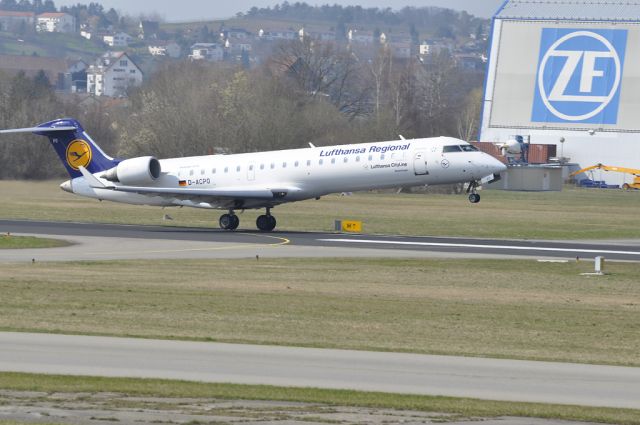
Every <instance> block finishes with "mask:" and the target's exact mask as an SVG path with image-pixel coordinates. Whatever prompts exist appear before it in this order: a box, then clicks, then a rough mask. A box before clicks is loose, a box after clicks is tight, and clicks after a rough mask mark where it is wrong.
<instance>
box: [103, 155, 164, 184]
mask: <svg viewBox="0 0 640 425" xmlns="http://www.w3.org/2000/svg"><path fill="white" fill-rule="evenodd" d="M161 172H162V170H161V169H160V161H158V160H157V159H156V158H155V157H153V156H141V157H138V158H131V159H125V160H124V161H122V162H121V163H119V164H118V165H117V166H115V167H113V168H112V169H110V170H107V171H106V172H105V173H104V174H103V175H102V177H104V178H105V179H107V180H109V181H110V182H118V183H122V184H124V185H127V186H136V185H148V184H150V183H153V182H154V181H155V180H157V179H158V177H160V174H161Z"/></svg>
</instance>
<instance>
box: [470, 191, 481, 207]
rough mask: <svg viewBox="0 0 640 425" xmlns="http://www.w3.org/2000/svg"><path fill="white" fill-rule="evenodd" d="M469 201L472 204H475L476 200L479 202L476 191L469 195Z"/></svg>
mask: <svg viewBox="0 0 640 425" xmlns="http://www.w3.org/2000/svg"><path fill="white" fill-rule="evenodd" d="M469 202H471V203H472V204H477V203H478V202H480V195H479V194H477V193H472V194H471V195H469Z"/></svg>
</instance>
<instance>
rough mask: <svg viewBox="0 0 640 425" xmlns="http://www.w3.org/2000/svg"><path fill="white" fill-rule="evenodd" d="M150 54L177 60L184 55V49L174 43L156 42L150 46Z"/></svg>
mask: <svg viewBox="0 0 640 425" xmlns="http://www.w3.org/2000/svg"><path fill="white" fill-rule="evenodd" d="M148 49H149V53H150V54H151V55H152V56H168V57H170V58H174V59H177V58H179V57H180V54H181V53H182V48H181V47H180V45H179V44H178V43H174V42H173V41H160V40H158V41H154V42H150V43H149V45H148Z"/></svg>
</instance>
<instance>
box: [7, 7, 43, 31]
mask: <svg viewBox="0 0 640 425" xmlns="http://www.w3.org/2000/svg"><path fill="white" fill-rule="evenodd" d="M34 22H35V14H34V13H33V12H13V11H10V10H0V31H18V30H20V27H26V28H33V25H34Z"/></svg>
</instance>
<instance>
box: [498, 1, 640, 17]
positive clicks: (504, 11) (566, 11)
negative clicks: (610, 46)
mask: <svg viewBox="0 0 640 425" xmlns="http://www.w3.org/2000/svg"><path fill="white" fill-rule="evenodd" d="M494 18H496V19H523V20H571V21H585V20H586V21H617V22H637V21H640V1H628V0H626V1H623V0H618V1H612V0H609V1H606V0H507V1H505V3H504V4H503V5H502V6H501V7H500V9H499V10H498V11H497V12H496V14H495V15H494Z"/></svg>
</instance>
